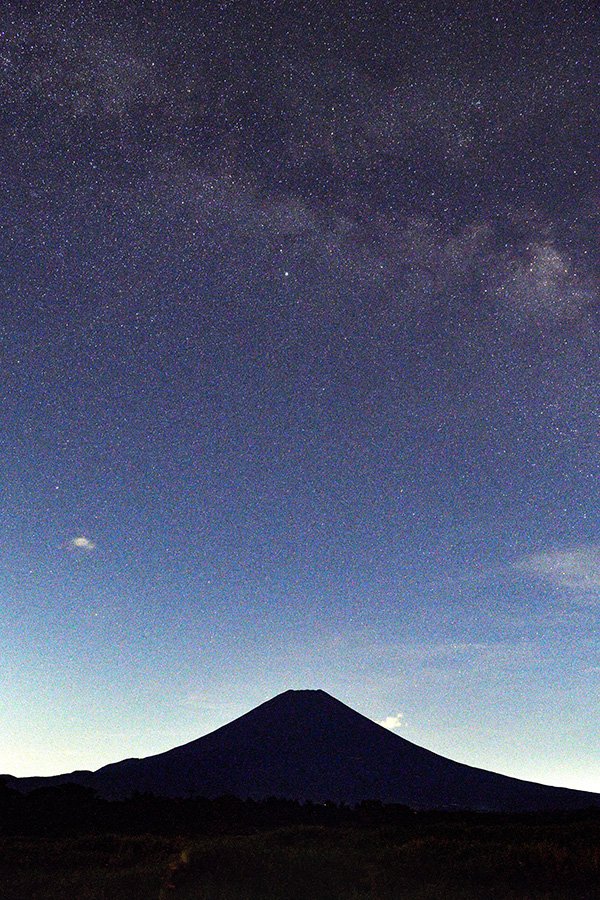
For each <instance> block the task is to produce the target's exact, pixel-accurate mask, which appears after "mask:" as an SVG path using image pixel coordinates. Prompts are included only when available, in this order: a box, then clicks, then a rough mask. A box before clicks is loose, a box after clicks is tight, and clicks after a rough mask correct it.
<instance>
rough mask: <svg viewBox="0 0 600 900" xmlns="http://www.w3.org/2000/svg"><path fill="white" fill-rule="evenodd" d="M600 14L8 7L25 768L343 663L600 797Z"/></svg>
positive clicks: (15, 662) (375, 1)
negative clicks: (599, 63)
mask: <svg viewBox="0 0 600 900" xmlns="http://www.w3.org/2000/svg"><path fill="white" fill-rule="evenodd" d="M593 6H594V5H593V4H592V3H591V2H589V3H588V2H586V0H581V2H578V3H570V2H568V0H566V2H561V3H553V2H551V0H550V2H544V3H541V2H535V0H534V2H531V0H527V2H525V0H523V2H518V0H509V2H505V3H502V4H501V3H496V2H481V3H477V4H469V5H466V4H458V5H457V4H456V3H450V2H448V3H446V2H444V0H436V2H435V3H433V2H428V3H425V2H424V3H421V2H405V0H393V2H384V0H369V2H367V0H344V2H337V0H332V2H330V3H317V2H316V0H310V2H308V0H307V2H302V0H293V2H292V0H287V2H284V0H246V2H241V0H224V2H215V0H206V2H203V3H191V2H186V0H182V2H177V3H175V2H170V3H167V2H141V0H139V2H136V3H133V2H131V0H121V2H118V3H117V2H114V3H113V2H109V0H97V2H79V3H70V2H54V3H47V4H39V3H31V2H28V0H18V2H11V0H8V2H3V3H2V6H1V9H0V116H1V130H0V198H1V204H0V252H1V255H2V266H1V268H0V279H1V285H0V290H1V301H0V367H1V368H0V426H1V427H0V490H1V504H0V535H1V542H0V660H1V664H2V685H3V686H2V700H1V702H0V734H1V735H2V737H1V738H0V771H3V772H10V773H12V774H15V775H26V774H52V773H57V772H64V771H71V770H73V769H76V768H92V769H94V768H98V767H99V766H101V765H103V764H105V763H108V762H113V761H115V760H117V759H121V758H123V757H127V756H146V755H149V754H151V753H158V752H160V751H163V750H166V749H168V748H170V747H172V746H175V745H178V744H181V743H183V742H185V741H188V740H192V739H193V738H196V737H199V736H200V735H201V734H204V733H207V732H208V731H210V730H212V729H213V728H216V727H217V726H219V725H221V724H224V723H225V722H227V721H229V720H231V719H232V718H234V717H236V716H237V715H240V714H242V713H243V712H246V711H247V710H249V709H251V708H252V707H253V706H255V705H257V704H258V703H260V702H262V701H264V700H267V699H269V698H270V697H271V696H273V695H275V694H277V693H279V692H280V691H283V690H286V689H288V688H322V689H324V690H326V691H328V692H329V693H331V694H333V695H334V696H336V697H338V698H339V699H340V700H342V701H344V702H346V703H348V704H349V705H351V706H353V707H354V708H355V709H358V710H359V711H360V712H362V713H364V714H365V715H368V716H369V717H370V718H373V719H375V720H376V721H379V722H383V723H385V724H386V725H387V726H388V727H391V728H393V729H394V730H395V731H396V732H397V733H398V734H401V735H402V736H404V737H406V738H408V739H409V740H411V741H413V742H415V743H418V744H421V745H423V746H426V747H428V748H430V749H432V750H435V751H437V752H439V753H442V754H444V755H447V756H450V757H451V758H453V759H459V760H461V761H463V762H467V763H470V764H472V765H478V766H481V767H483V768H488V769H492V770H494V771H501V772H505V773H507V774H511V775H515V776H518V777H523V778H529V779H532V780H539V781H542V782H548V783H553V784H563V785H567V786H574V787H582V788H587V789H590V790H596V791H600V774H599V773H600V765H599V763H600V751H599V747H598V719H599V706H600V643H599V637H598V635H599V628H598V624H599V623H598V612H599V605H600V528H599V525H600V519H599V512H600V493H599V489H598V485H599V482H600V479H599V477H598V476H599V475H600V465H599V462H600V455H599V447H600V444H599V441H598V437H599V429H598V426H599V420H600V417H599V411H600V346H599V335H600V279H599V275H598V273H599V268H598V262H599V249H598V241H597V235H598V225H599V221H600V203H599V197H600V194H599V192H598V183H597V173H598V166H597V163H598V156H597V149H596V148H597V146H598V129H597V122H598V117H597V103H596V99H595V98H596V97H597V95H598V91H597V87H598V67H597V58H598V55H597V41H598V27H597V26H598V23H597V21H594V18H593Z"/></svg>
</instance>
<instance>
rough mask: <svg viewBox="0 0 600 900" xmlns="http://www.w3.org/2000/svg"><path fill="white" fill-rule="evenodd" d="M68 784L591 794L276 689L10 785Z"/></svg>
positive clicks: (419, 797)
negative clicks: (243, 708)
mask: <svg viewBox="0 0 600 900" xmlns="http://www.w3.org/2000/svg"><path fill="white" fill-rule="evenodd" d="M66 781H76V782H77V783H80V784H86V785H89V786H91V787H94V788H95V789H96V790H97V791H98V792H99V793H100V794H101V795H103V796H106V797H123V796H127V795H129V794H131V793H132V792H133V791H141V792H144V791H147V792H152V793H154V794H161V795H165V796H189V795H191V794H197V795H204V796H209V797H215V796H219V795H221V794H235V795H237V796H239V797H254V798H257V799H259V798H264V797H268V796H280V797H289V798H294V799H299V800H313V801H325V800H334V801H337V802H346V803H355V802H358V801H360V800H363V799H378V800H382V801H384V802H394V803H404V804H407V805H409V806H412V807H415V808H441V807H464V808H472V809H494V810H496V809H498V810H499V809H510V810H522V809H560V808H562V809H575V808H583V807H587V806H592V805H598V806H600V795H596V794H588V793H584V792H580V791H572V790H568V789H566V788H553V787H547V786H544V785H539V784H534V783H532V782H525V781H520V780H518V779H515V778H509V777H507V776H504V775H497V774H494V773H492V772H487V771H484V770H481V769H475V768H472V767H470V766H466V765H463V764H461V763H457V762H453V761H452V760H449V759H446V758H444V757H442V756H439V755H438V754H436V753H432V752H431V751H429V750H426V749H424V748H422V747H418V746H416V745H415V744H412V743H410V742H409V741H407V740H405V739H404V738H402V737H400V736H398V735H396V734H393V733H392V732H390V731H388V730H387V729H385V728H382V727H381V726H379V725H376V724H375V723H374V722H372V721H371V720H370V719H367V718H365V717H364V716H362V715H360V713H357V712H355V711H354V710H352V709H350V707H348V706H346V705H345V704H343V703H341V702H340V701H339V700H336V699H334V698H333V697H331V696H330V695H329V694H326V693H325V692H324V691H286V692H285V693H283V694H280V695H278V696H277V697H274V698H273V699H272V700H269V701H267V702H266V703H263V704H261V705H260V706H258V707H256V709H253V710H252V711H250V712H248V713H246V714H245V715H243V716H241V717H240V718H238V719H235V720H234V721H233V722H230V723H229V724H227V725H224V726H223V727H221V728H219V729H217V730H216V731H213V732H212V733H211V734H208V735H206V736H205V737H201V738H198V739H197V740H194V741H191V742H190V743H188V744H184V745H182V746H181V747H176V748H174V749H173V750H169V751H167V752H165V753H160V754H158V755H156V756H150V757H147V758H145V759H132V760H123V761H121V762H118V763H113V764H111V765H108V766H105V767H103V768H102V769H99V770H98V771H97V772H93V773H92V772H77V773H72V774H71V775H62V776H57V777H56V778H52V779H47V778H44V779H37V778H36V779H31V778H28V779H15V780H14V782H13V780H12V779H11V783H13V784H14V786H15V787H19V788H20V789H22V790H31V789H33V788H34V787H37V786H40V785H42V784H44V785H45V784H50V783H64V782H66Z"/></svg>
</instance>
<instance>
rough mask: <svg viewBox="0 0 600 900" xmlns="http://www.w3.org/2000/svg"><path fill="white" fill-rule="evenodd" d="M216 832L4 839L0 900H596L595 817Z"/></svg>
mask: <svg viewBox="0 0 600 900" xmlns="http://www.w3.org/2000/svg"><path fill="white" fill-rule="evenodd" d="M227 830H228V831H229V832H230V833H211V834H204V835H192V834H188V835H185V836H181V835H175V834H162V835H161V834H156V833H155V834H100V833H98V834H91V835H88V836H75V835H71V836H62V837H60V836H41V835H40V836H33V835H4V836H3V837H2V838H0V853H1V856H0V860H1V861H0V897H1V898H2V900H65V898H73V900H161V898H167V897H174V898H185V900H192V898H194V900H251V898H252V900H342V898H343V900H349V898H355V900H358V898H370V900H387V898H415V900H416V898H418V900H433V898H436V900H454V898H477V900H488V898H489V900H495V898H514V900H517V898H518V900H524V898H547V900H551V898H552V900H569V898H581V900H593V898H600V819H599V818H598V816H597V814H596V815H594V814H590V815H589V816H587V815H586V814H580V815H578V816H571V817H565V816H557V817H555V818H554V820H553V817H552V816H546V817H544V819H543V820H541V819H539V818H535V817H529V818H528V817H523V816H521V817H518V818H511V817H510V816H503V817H498V816H495V817H493V818H490V817H487V816H484V815H481V816H476V815H470V816H463V815H461V814H458V813H456V814H447V815H442V816H440V815H437V814H427V813H423V814H417V815H413V816H412V817H411V819H410V821H408V818H407V821H406V822H404V823H396V824H383V825H382V824H376V823H374V822H371V823H369V822H365V821H363V822H362V823H360V822H354V823H351V824H329V825H291V826H287V827H277V828H274V829H265V828H261V829H260V830H255V831H254V833H237V834H236V833H234V832H235V828H234V827H232V826H231V825H229V826H228V829H227ZM244 830H245V831H246V832H248V830H249V829H248V828H245V829H244ZM221 832H222V829H221Z"/></svg>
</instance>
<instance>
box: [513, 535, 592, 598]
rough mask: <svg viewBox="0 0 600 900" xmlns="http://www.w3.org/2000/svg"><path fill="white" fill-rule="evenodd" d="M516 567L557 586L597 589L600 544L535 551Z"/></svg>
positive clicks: (575, 589) (578, 589)
mask: <svg viewBox="0 0 600 900" xmlns="http://www.w3.org/2000/svg"><path fill="white" fill-rule="evenodd" d="M514 567H515V569H518V570H519V571H520V572H526V573H528V574H531V575H534V576H535V577H537V578H540V579H542V580H543V581H546V582H549V583H550V584H553V585H555V586H556V587H566V588H569V589H570V590H573V591H595V590H598V588H600V545H596V546H589V547H576V548H574V549H571V550H548V551H545V552H543V553H532V554H530V555H529V556H525V557H523V559H520V560H519V561H518V562H516V563H515V566H514Z"/></svg>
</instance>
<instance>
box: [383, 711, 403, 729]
mask: <svg viewBox="0 0 600 900" xmlns="http://www.w3.org/2000/svg"><path fill="white" fill-rule="evenodd" d="M403 718H404V713H397V714H396V715H395V716H386V717H385V719H381V721H380V722H378V723H377V724H378V725H383V727H384V728H389V729H390V731H393V730H394V728H400V727H401V725H402V719H403Z"/></svg>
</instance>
